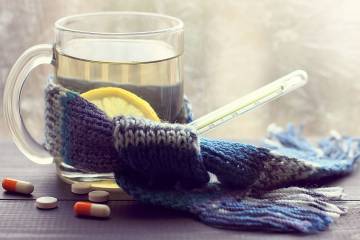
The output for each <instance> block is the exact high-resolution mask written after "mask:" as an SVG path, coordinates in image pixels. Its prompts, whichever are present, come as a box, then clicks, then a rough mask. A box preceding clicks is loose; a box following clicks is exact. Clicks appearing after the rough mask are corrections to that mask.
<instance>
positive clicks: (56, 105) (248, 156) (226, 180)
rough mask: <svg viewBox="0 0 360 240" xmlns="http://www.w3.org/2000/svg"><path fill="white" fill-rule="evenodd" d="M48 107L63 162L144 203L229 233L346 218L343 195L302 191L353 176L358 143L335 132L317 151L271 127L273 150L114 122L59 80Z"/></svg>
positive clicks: (140, 122)
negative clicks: (107, 176) (112, 180)
mask: <svg viewBox="0 0 360 240" xmlns="http://www.w3.org/2000/svg"><path fill="white" fill-rule="evenodd" d="M46 104H47V105H46V143H45V147H46V148H47V149H48V150H49V151H50V153H51V154H52V155H53V156H54V157H60V158H62V159H63V160H64V162H65V163H67V164H69V165H72V166H74V167H76V168H78V169H81V170H85V171H93V172H114V173H115V177H116V181H117V183H118V184H119V185H120V186H121V187H122V188H123V189H124V190H125V191H126V192H127V193H128V194H130V195H131V196H133V197H134V198H135V199H137V200H139V201H141V202H143V203H146V204H154V205H160V206H164V207H167V208H172V209H177V210H183V211H187V212H190V213H192V214H194V216H196V217H197V218H198V219H200V220H201V221H203V222H204V223H206V224H209V225H211V226H215V227H221V228H231V229H241V230H261V231H278V232H302V233H315V232H318V231H322V230H325V229H326V228H327V227H328V226H329V224H330V223H331V222H333V219H334V218H336V217H339V216H340V215H342V214H344V213H345V208H344V207H342V206H340V205H339V203H338V202H334V201H332V200H339V199H341V197H342V189H341V188H336V187H335V188H318V189H306V188H300V187H296V186H294V185H295V184H297V183H299V181H301V182H302V183H303V182H306V183H309V182H314V181H317V180H319V179H322V178H325V177H334V176H342V175H346V174H348V173H350V172H351V171H352V170H353V168H354V165H355V163H356V162H357V160H358V159H359V156H360V141H359V139H356V138H350V137H341V136H336V137H334V136H331V137H329V138H326V139H324V140H322V141H320V143H319V144H318V146H317V147H314V146H312V145H311V144H310V143H308V142H307V141H306V140H305V139H304V138H303V137H302V135H301V129H299V128H295V127H294V126H292V125H289V126H288V128H287V129H285V130H284V129H280V128H278V127H274V126H272V127H270V129H269V136H268V138H267V139H266V141H265V143H266V145H265V146H264V147H257V146H253V145H249V144H243V143H240V142H235V141H224V140H214V139H207V138H199V136H198V135H197V133H196V130H195V129H192V128H191V127H189V126H187V125H184V124H174V123H157V122H152V121H150V120H146V119H141V118H136V117H129V116H117V117H115V118H113V119H109V118H108V117H107V116H106V115H105V114H104V113H103V112H102V111H101V110H100V109H98V108H97V107H96V106H95V105H93V104H91V103H90V102H88V101H86V100H85V99H83V98H81V96H79V95H78V94H77V93H75V92H72V91H69V90H67V89H65V88H63V87H61V86H58V85H56V84H54V83H50V84H49V85H48V87H47V89H46ZM184 109H185V108H184ZM187 109H188V108H187ZM186 112H189V111H186V110H184V113H186ZM185 115H187V116H190V114H185ZM189 118H190V117H186V116H185V117H184V116H182V119H189Z"/></svg>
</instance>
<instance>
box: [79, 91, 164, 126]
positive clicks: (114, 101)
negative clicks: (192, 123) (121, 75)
mask: <svg viewBox="0 0 360 240" xmlns="http://www.w3.org/2000/svg"><path fill="white" fill-rule="evenodd" d="M80 96H81V97H83V98H85V99H86V100H88V101H89V102H91V103H93V104H95V105H96V106H97V107H98V108H100V109H101V110H102V111H104V112H105V113H106V115H108V116H109V117H110V118H113V117H115V116H119V115H125V116H134V117H143V118H147V119H150V120H153V121H157V122H160V119H159V117H158V116H157V114H156V112H155V111H154V109H153V108H152V107H151V106H150V104H149V103H148V102H147V101H145V100H144V99H142V98H140V97H138V96H137V95H135V94H133V93H132V92H129V91H127V90H125V89H122V88H116V87H102V88H96V89H92V90H90V91H87V92H85V93H83V94H81V95H80Z"/></svg>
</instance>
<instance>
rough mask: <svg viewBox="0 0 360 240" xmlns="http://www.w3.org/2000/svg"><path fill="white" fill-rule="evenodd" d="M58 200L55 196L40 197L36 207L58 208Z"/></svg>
mask: <svg viewBox="0 0 360 240" xmlns="http://www.w3.org/2000/svg"><path fill="white" fill-rule="evenodd" d="M57 204H58V200H57V199H56V198H54V197H39V198H37V199H36V207H37V208H40V209H52V208H56V207H57Z"/></svg>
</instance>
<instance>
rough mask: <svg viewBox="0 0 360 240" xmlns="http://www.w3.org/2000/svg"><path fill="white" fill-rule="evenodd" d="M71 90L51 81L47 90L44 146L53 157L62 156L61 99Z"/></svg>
mask: <svg viewBox="0 0 360 240" xmlns="http://www.w3.org/2000/svg"><path fill="white" fill-rule="evenodd" d="M67 91H69V90H67V89H65V88H62V87H60V86H59V85H56V84H54V83H53V82H52V81H50V82H49V84H48V86H47V88H46V90H45V144H44V147H45V149H46V150H48V151H49V152H50V154H51V155H52V156H53V157H60V156H61V147H62V145H63V139H62V134H61V125H62V117H63V112H64V107H63V105H62V103H61V99H62V98H63V97H65V96H66V92H67Z"/></svg>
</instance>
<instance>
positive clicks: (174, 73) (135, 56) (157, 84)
mask: <svg viewBox="0 0 360 240" xmlns="http://www.w3.org/2000/svg"><path fill="white" fill-rule="evenodd" d="M55 58H56V79H57V81H58V83H59V84H61V85H62V86H64V87H66V88H68V89H71V90H75V91H77V92H80V93H83V92H86V91H88V90H90V89H94V88H99V87H105V86H107V87H108V86H112V87H121V88H124V89H126V90H128V91H131V92H133V93H135V94H136V95H138V96H139V97H141V98H143V99H145V100H146V101H148V102H149V103H150V105H151V106H152V107H153V108H154V110H155V111H156V113H157V114H158V116H159V117H160V118H161V119H162V120H167V121H174V120H175V119H176V117H177V114H178V113H179V112H180V110H181V107H182V104H183V94H184V93H183V80H182V57H181V55H176V54H175V51H174V50H173V48H172V47H171V46H170V45H168V44H166V43H164V42H161V41H156V40H135V39H124V40H109V39H75V40H71V41H69V42H68V43H66V44H65V46H64V47H63V48H62V49H61V50H58V49H56V53H55Z"/></svg>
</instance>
